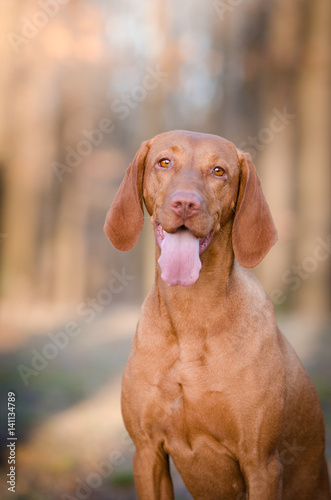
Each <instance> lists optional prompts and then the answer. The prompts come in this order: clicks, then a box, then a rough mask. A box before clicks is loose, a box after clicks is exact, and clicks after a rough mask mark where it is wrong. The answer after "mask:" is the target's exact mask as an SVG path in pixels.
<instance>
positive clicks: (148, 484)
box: [133, 447, 174, 500]
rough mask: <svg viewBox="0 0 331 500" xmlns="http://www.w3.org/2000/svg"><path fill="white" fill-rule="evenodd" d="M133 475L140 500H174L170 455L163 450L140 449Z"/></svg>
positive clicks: (136, 455)
mask: <svg viewBox="0 0 331 500" xmlns="http://www.w3.org/2000/svg"><path fill="white" fill-rule="evenodd" d="M133 473H134V480H135V485H136V490H137V495H138V499H139V500H173V499H174V491H173V486H172V481H171V477H170V469H169V455H167V454H166V453H165V452H164V451H163V450H162V449H161V448H157V449H154V448H152V447H144V448H140V449H139V448H138V449H137V451H136V452H135V454H134V457H133Z"/></svg>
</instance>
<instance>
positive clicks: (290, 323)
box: [0, 306, 331, 500]
mask: <svg viewBox="0 0 331 500" xmlns="http://www.w3.org/2000/svg"><path fill="white" fill-rule="evenodd" d="M138 314H139V307H138V306H115V307H114V308H113V309H112V310H111V311H109V313H108V314H100V315H99V316H97V317H96V318H95V319H94V321H93V322H91V324H90V325H86V323H85V324H82V323H80V326H81V332H80V333H79V335H77V336H76V337H74V338H71V339H70V341H69V342H68V345H67V346H66V347H65V348H63V350H60V349H58V353H57V355H56V356H54V358H53V359H49V360H48V362H47V366H45V367H44V368H43V369H41V370H40V371H39V372H37V374H35V375H31V376H29V377H28V378H26V382H27V384H28V385H27V386H25V385H24V383H23V380H22V377H20V375H19V373H18V370H17V366H18V365H20V364H21V365H25V366H31V361H32V357H33V353H34V354H35V353H36V351H37V352H39V353H42V352H43V349H44V348H45V345H46V344H47V343H50V337H49V335H47V334H49V331H48V332H47V334H46V335H41V334H39V335H37V336H36V335H33V334H32V331H31V330H30V331H27V332H25V335H26V338H25V340H24V341H22V344H21V345H19V346H18V345H17V343H16V344H13V346H12V348H10V346H9V345H6V349H4V348H3V350H2V352H0V362H1V372H0V375H1V377H0V385H1V387H0V389H1V394H2V395H6V393H7V392H8V391H9V390H13V391H15V392H16V397H17V435H18V443H19V446H18V450H17V460H18V462H17V463H18V474H17V486H18V487H17V493H18V494H17V495H16V496H15V498H18V499H19V500H42V499H47V500H53V499H54V500H55V499H56V500H58V499H63V500H73V499H81V498H84V499H91V500H103V499H106V498H107V499H112V498H114V499H115V498H116V499H119V500H121V499H123V500H131V499H134V498H135V493H134V487H133V478H132V467H131V460H132V454H133V446H132V443H131V442H130V439H129V438H128V435H127V433H126V432H125V429H124V427H123V424H122V419H121V414H120V381H121V374H122V371H123V369H124V366H125V363H126V360H127V358H128V355H129V350H130V344H131V340H132V336H133V333H134V330H135V325H136V321H137V318H138ZM73 319H74V320H75V321H77V318H76V319H75V318H73ZM279 324H280V326H281V328H282V330H283V332H284V333H285V334H286V335H287V337H288V338H289V339H290V341H291V343H292V344H293V345H294V347H295V349H296V351H297V352H298V354H299V355H300V357H301V359H302V361H303V363H304V365H305V367H306V369H307V370H308V372H309V373H310V375H311V377H312V379H313V382H314V384H315V386H316V387H317V389H318V392H319V395H320V398H321V401H322V405H323V410H324V415H325V421H326V426H327V457H328V462H329V465H330V464H331V400H330V395H331V384H330V380H331V366H330V363H329V359H328V358H329V352H330V344H331V336H330V330H331V322H330V321H329V322H323V323H322V322H321V321H320V320H319V321H317V320H314V319H313V318H302V317H301V318H299V317H282V318H279ZM63 327H64V324H61V325H58V328H53V329H52V332H53V333H56V332H60V331H63V329H64V328H63ZM22 340H23V339H22ZM33 349H36V351H33V353H32V352H31V350H33ZM50 352H51V351H50ZM54 352H55V351H54ZM40 366H41V365H40ZM1 408H2V409H1V432H2V433H3V434H2V435H1V441H2V442H4V441H5V439H6V425H5V421H6V414H5V413H4V409H5V406H4V404H2V405H1ZM2 458H3V460H5V462H4V463H3V465H4V469H3V470H2V479H5V474H6V473H7V471H6V461H7V459H6V456H5V457H2ZM5 481H6V480H5ZM5 481H3V482H2V484H3V486H2V491H1V498H2V499H6V498H7V497H8V498H12V494H8V492H7V491H6V490H7V487H6V485H5ZM174 482H175V484H176V499H178V500H181V499H183V500H185V499H189V498H191V496H190V495H188V494H187V493H186V492H185V489H184V488H183V485H182V483H181V480H180V478H179V477H178V475H177V474H176V473H175V472H174Z"/></svg>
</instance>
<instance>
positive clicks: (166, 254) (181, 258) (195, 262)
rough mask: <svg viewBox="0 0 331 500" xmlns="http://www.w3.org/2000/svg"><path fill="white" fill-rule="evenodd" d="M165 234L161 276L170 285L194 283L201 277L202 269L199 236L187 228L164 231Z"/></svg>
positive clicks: (162, 247) (162, 244)
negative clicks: (170, 231) (174, 231)
mask: <svg viewBox="0 0 331 500" xmlns="http://www.w3.org/2000/svg"><path fill="white" fill-rule="evenodd" d="M164 234H165V238H164V239H163V240H162V242H161V257H160V258H159V260H158V263H159V265H160V268H161V271H162V274H161V278H162V279H163V281H165V282H166V283H167V285H170V286H174V285H183V286H190V285H193V283H195V282H196V280H197V279H198V278H199V272H200V269H201V261H200V257H199V238H196V237H195V236H194V235H193V234H192V233H191V231H189V230H187V229H186V230H179V231H177V232H176V233H173V234H170V233H166V232H165V231H164Z"/></svg>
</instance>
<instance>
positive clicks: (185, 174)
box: [105, 130, 277, 285]
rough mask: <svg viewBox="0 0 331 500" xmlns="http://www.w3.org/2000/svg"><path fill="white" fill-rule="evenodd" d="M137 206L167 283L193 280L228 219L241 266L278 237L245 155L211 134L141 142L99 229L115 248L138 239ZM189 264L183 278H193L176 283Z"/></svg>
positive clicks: (173, 134) (178, 134) (181, 133)
mask: <svg viewBox="0 0 331 500" xmlns="http://www.w3.org/2000/svg"><path fill="white" fill-rule="evenodd" d="M143 202H144V203H145V205H146V208H147V211H148V213H149V214H150V215H151V219H152V222H153V224H154V227H155V235H156V241H157V244H158V246H159V248H160V250H161V258H160V259H159V264H160V267H161V270H162V268H163V278H164V279H165V281H166V282H167V283H168V284H170V285H175V284H184V285H190V284H192V283H194V282H195V281H196V279H197V278H198V276H199V271H200V267H201V263H200V260H199V254H201V253H202V252H204V251H207V249H208V246H209V245H210V242H211V241H212V240H213V238H214V237H215V235H216V234H217V233H218V232H219V231H220V230H221V229H222V227H224V226H225V224H227V223H228V222H229V221H231V222H233V230H232V243H233V249H234V253H235V256H236V257H237V259H238V261H239V262H240V263H241V264H242V265H243V266H245V267H254V266H255V265H257V264H258V263H259V262H260V261H261V260H262V258H263V257H264V255H265V254H266V253H267V252H268V251H269V249H270V248H271V246H272V245H273V244H274V243H275V241H276V239H277V233H276V229H275V227H274V224H273V221H272V218H271V214H270V211H269V207H268V205H267V202H266V200H265V198H264V195H263V193H262V189H261V184H260V180H259V178H258V177H257V175H256V172H255V169H254V166H253V164H252V162H251V160H250V157H249V155H245V154H244V153H242V152H241V151H238V150H237V149H236V148H235V146H234V145H233V144H232V143H230V142H229V141H227V140H226V139H223V138H221V137H218V136H215V135H210V134H199V133H195V132H188V131H181V130H176V131H172V132H166V133H163V134H160V135H158V136H156V137H155V138H154V139H151V140H150V141H147V142H145V143H143V144H142V146H141V148H140V149H139V151H138V153H137V154H136V156H135V158H134V160H133V162H132V163H131V165H130V167H129V168H128V170H127V172H126V176H125V179H124V180H123V182H122V184H121V186H120V188H119V190H118V193H117V195H116V197H115V199H114V201H113V204H112V206H111V208H110V210H109V212H108V215H107V219H106V224H105V232H106V234H107V236H108V237H109V239H110V241H111V242H112V243H113V244H114V246H115V247H116V248H119V249H121V250H128V249H130V248H132V247H133V246H134V245H135V243H136V242H137V240H138V237H139V233H140V231H141V228H142V224H143V211H142V208H143ZM187 262H190V264H187ZM187 266H191V271H190V270H187V272H186V271H185V272H184V271H183V276H184V275H185V276H186V274H187V273H188V274H189V275H190V276H191V277H190V278H188V277H187V276H186V277H184V278H183V279H181V278H179V275H180V273H181V272H182V271H181V270H180V269H179V270H177V271H176V272H175V267H176V268H177V267H178V268H179V267H182V268H183V269H184V268H185V269H186V268H187Z"/></svg>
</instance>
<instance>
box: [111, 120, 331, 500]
mask: <svg viewBox="0 0 331 500" xmlns="http://www.w3.org/2000/svg"><path fill="white" fill-rule="evenodd" d="M143 204H145V207H146V210H147V212H148V214H149V215H150V217H151V222H152V224H153V226H154V230H155V239H156V270H155V283H154V286H153V287H152V289H151V290H150V292H149V294H148V295H147V297H146V299H145V301H144V304H143V306H142V310H141V315H140V319H139V322H138V326H137V331H136V335H135V338H134V340H133V343H132V349H131V354H130V357H129V360H128V363H127V366H126V368H125V372H124V375H123V381H122V414H123V420H124V423H125V426H126V428H127V430H128V432H129V434H130V436H131V438H132V440H133V442H134V444H135V447H136V452H135V455H134V458H133V469H134V478H135V485H136V490H137V495H138V498H139V500H170V499H173V498H174V493H173V485H172V480H171V476H170V471H169V456H170V457H171V458H172V459H173V461H174V464H175V466H176V468H177V469H178V471H179V473H180V475H181V477H182V479H183V481H184V483H185V486H186V487H187V489H188V491H189V492H190V493H191V495H192V496H193V498H194V499H196V500H215V499H218V498H219V499H222V500H230V499H231V500H243V499H247V500H248V499H250V500H276V499H284V500H330V499H331V495H330V486H329V479H328V471H327V464H326V460H325V456H324V447H325V430H324V422H323V415H322V411H321V407H320V402H319V398H318V395H317V393H316V390H315V388H314V387H313V384H312V382H311V381H310V379H309V377H308V375H307V373H306V372H305V370H304V368H303V366H302V364H301V362H300V360H299V358H298V357H297V355H296V354H295V352H294V350H293V349H292V347H291V346H290V344H289V343H288V342H287V340H286V339H285V337H284V336H283V335H282V333H281V332H280V331H279V329H278V327H277V324H276V319H275V314H274V309H273V305H272V303H271V300H270V299H269V297H268V296H267V295H266V293H265V291H264V290H263V288H262V286H261V285H260V283H259V282H258V280H257V279H256V278H255V277H254V275H253V274H252V272H251V271H250V270H249V268H253V267H255V266H257V265H258V264H259V263H260V262H261V260H262V259H263V258H264V257H265V255H266V254H267V253H268V251H269V250H270V248H271V247H272V246H273V245H274V244H275V243H276V241H277V231H276V229H275V226H274V222H273V219H272V216H271V213H270V209H269V206H268V204H267V202H266V199H265V197H264V194H263V192H262V188H261V182H260V179H259V177H258V176H257V174H256V171H255V168H254V165H253V163H252V161H251V158H250V155H249V154H246V153H244V152H242V151H240V150H238V149H237V148H236V147H235V146H234V145H233V144H232V143H231V142H229V141H227V140H226V139H224V138H221V137H219V136H216V135H211V134H202V133H196V132H189V131H183V130H175V131H171V132H165V133H162V134H159V135H157V136H156V137H154V138H153V139H151V140H149V141H146V142H143V143H142V145H141V147H140V149H139V151H138V152H137V154H136V155H135V157H134V160H133V161H132V163H131V164H130V166H129V168H128V169H127V171H126V174H125V177H124V180H123V182H122V184H121V185H120V187H119V189H118V192H117V194H116V196H115V198H114V200H113V203H112V205H111V207H110V209H109V211H108V214H107V217H106V222H105V226H104V231H105V233H106V235H107V236H108V238H109V240H110V241H111V243H112V244H113V245H114V246H115V248H117V249H119V250H125V251H126V250H130V249H132V248H133V247H134V246H135V244H136V243H137V240H138V238H139V234H140V232H141V229H142V226H143V221H144V214H143Z"/></svg>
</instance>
